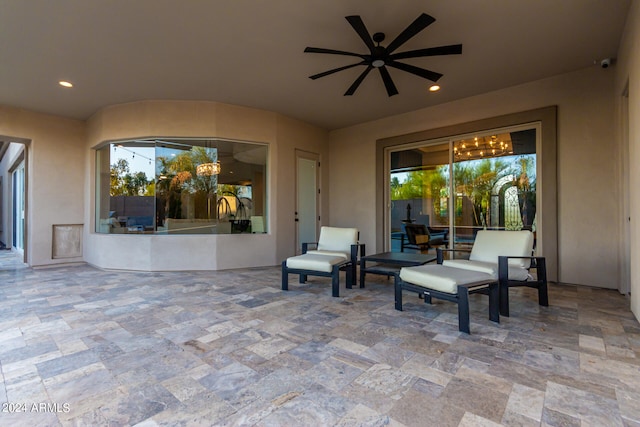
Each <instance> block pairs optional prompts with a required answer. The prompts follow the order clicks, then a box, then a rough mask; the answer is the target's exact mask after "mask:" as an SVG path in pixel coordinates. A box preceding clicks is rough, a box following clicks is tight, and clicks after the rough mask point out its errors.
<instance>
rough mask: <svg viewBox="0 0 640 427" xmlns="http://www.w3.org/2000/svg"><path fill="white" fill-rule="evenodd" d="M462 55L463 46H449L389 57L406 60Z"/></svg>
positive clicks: (401, 53) (411, 51)
mask: <svg viewBox="0 0 640 427" xmlns="http://www.w3.org/2000/svg"><path fill="white" fill-rule="evenodd" d="M461 53H462V45H461V44H452V45H449V46H438V47H430V48H428V49H418V50H409V51H407V52H400V53H394V54H393V55H390V56H389V57H390V58H391V59H392V60H395V59H404V58H419V57H423V56H440V55H458V54H461Z"/></svg>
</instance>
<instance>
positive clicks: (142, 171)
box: [96, 139, 267, 234]
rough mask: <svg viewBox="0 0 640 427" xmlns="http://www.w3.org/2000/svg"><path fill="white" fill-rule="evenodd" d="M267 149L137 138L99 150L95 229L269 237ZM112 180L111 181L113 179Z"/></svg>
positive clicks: (216, 142) (239, 144)
mask: <svg viewBox="0 0 640 427" xmlns="http://www.w3.org/2000/svg"><path fill="white" fill-rule="evenodd" d="M266 162H267V146H266V145H262V144H254V143H244V142H236V141H227V140H218V139H214V140H187V139H171V140H158V139H154V140H137V141H120V142H118V143H111V144H109V145H108V146H105V147H103V148H101V149H99V150H98V151H97V164H98V168H97V169H98V171H99V173H98V174H97V177H98V178H97V191H96V194H97V196H96V200H97V209H96V216H97V221H96V231H97V232H100V233H127V234H131V233H138V234H145V233H152V234H227V233H249V232H252V231H253V230H252V221H251V220H252V219H254V221H253V224H260V227H257V226H254V227H253V228H260V231H259V232H264V231H265V230H264V223H265V221H264V215H265V206H266V194H265V189H266V185H265V182H264V180H265V175H266ZM107 177H108V179H107Z"/></svg>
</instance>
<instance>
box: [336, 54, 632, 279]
mask: <svg viewBox="0 0 640 427" xmlns="http://www.w3.org/2000/svg"><path fill="white" fill-rule="evenodd" d="M444 90H446V88H445V89H444ZM612 93H613V72H612V71H611V70H603V69H601V68H599V67H596V66H594V67H590V68H586V69H583V70H581V71H578V72H574V73H570V74H565V75H560V76H556V77H552V78H548V79H544V80H540V81H536V82H531V83H528V84H524V85H520V86H515V87H511V88H507V89H503V90H500V91H495V92H491V93H487V94H483V95H480V96H475V97H471V98H467V99H463V100H460V101H456V102H451V103H447V104H443V105H439V106H436V107H432V108H426V109H423V110H418V111H414V112H410V113H406V114H402V115H398V116H393V117H387V118H384V119H381V120H377V121H374V122H370V123H365V124H361V125H358V126H353V127H349V128H345V129H339V130H336V131H333V132H331V133H330V160H331V175H330V186H329V189H330V199H329V202H330V204H331V219H332V222H333V223H334V224H336V225H353V226H356V227H358V228H359V229H360V231H361V238H362V240H363V241H364V242H365V243H366V244H367V248H368V249H367V252H369V253H373V251H374V250H382V249H383V248H376V233H380V232H382V230H378V229H377V228H376V225H375V214H376V209H377V208H379V207H378V206H376V188H375V181H376V175H375V173H376V172H375V149H376V140H378V139H382V138H388V137H393V136H398V135H404V134H408V133H413V132H419V131H424V130H429V129H435V128H441V127H445V126H452V125H457V124H461V123H466V122H471V121H476V120H481V119H486V118H491V117H496V116H502V115H505V114H511V113H516V112H521V111H527V110H533V109H537V108H542V107H547V106H551V105H557V107H558V135H557V137H558V138H557V156H558V157H557V161H558V183H557V191H558V236H557V240H558V251H559V252H558V277H557V280H559V281H561V282H567V283H577V284H584V285H589V286H600V287H605V288H617V287H618V284H619V280H618V278H619V264H620V254H619V245H618V243H617V242H618V240H617V238H616V237H617V232H618V227H619V225H618V223H617V221H619V214H618V212H619V204H620V194H618V192H617V188H618V186H617V173H616V171H615V167H614V165H615V164H616V161H617V156H618V151H617V150H618V146H617V144H616V143H615V141H614V140H613V138H612V134H613V130H614V113H613V106H614V97H613V96H612ZM356 160H357V162H356ZM347 182H348V183H349V185H345V183H347ZM554 279H556V278H554Z"/></svg>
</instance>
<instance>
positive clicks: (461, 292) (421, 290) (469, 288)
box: [395, 274, 500, 334]
mask: <svg viewBox="0 0 640 427" xmlns="http://www.w3.org/2000/svg"><path fill="white" fill-rule="evenodd" d="M403 290H406V291H412V292H417V293H418V294H419V295H420V296H421V297H422V298H424V302H425V303H426V304H431V298H438V299H442V300H446V301H451V302H454V303H456V304H458V330H459V331H460V332H465V333H467V334H470V333H471V332H470V331H471V328H470V320H469V295H471V294H476V293H477V294H484V295H488V296H489V320H491V321H493V322H496V323H500V314H499V298H500V295H499V292H498V282H497V281H486V280H485V281H478V282H473V283H467V284H463V285H458V292H457V293H455V294H450V293H447V292H440V291H436V290H434V289H429V288H425V287H424V286H419V285H414V284H413V283H409V282H405V281H404V280H402V279H401V278H400V275H399V274H396V275H395V300H396V301H395V302H396V305H395V308H396V310H399V311H402V291H403Z"/></svg>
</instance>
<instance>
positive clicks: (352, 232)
mask: <svg viewBox="0 0 640 427" xmlns="http://www.w3.org/2000/svg"><path fill="white" fill-rule="evenodd" d="M357 243H358V229H357V228H342V227H327V226H323V227H322V228H320V238H319V239H318V248H317V251H319V252H323V253H325V254H335V253H342V254H344V256H346V257H347V258H351V245H355V244H357Z"/></svg>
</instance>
